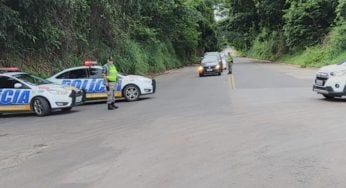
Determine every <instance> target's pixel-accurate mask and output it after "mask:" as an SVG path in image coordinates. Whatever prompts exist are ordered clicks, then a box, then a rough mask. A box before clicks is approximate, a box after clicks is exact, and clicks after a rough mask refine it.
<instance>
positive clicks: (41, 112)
mask: <svg viewBox="0 0 346 188" xmlns="http://www.w3.org/2000/svg"><path fill="white" fill-rule="evenodd" d="M32 110H33V111H34V112H35V114H36V115H38V116H46V115H48V114H49V113H50V106H49V103H48V101H47V100H46V99H44V98H43V97H36V98H34V99H33V101H32Z"/></svg>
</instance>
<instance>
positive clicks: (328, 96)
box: [322, 94, 334, 99]
mask: <svg viewBox="0 0 346 188" xmlns="http://www.w3.org/2000/svg"><path fill="white" fill-rule="evenodd" d="M322 95H323V97H324V98H326V99H334V97H333V96H331V95H327V94H322Z"/></svg>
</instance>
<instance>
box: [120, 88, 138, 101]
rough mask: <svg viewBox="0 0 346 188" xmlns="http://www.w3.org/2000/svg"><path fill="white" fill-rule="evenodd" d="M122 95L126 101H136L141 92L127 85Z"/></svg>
mask: <svg viewBox="0 0 346 188" xmlns="http://www.w3.org/2000/svg"><path fill="white" fill-rule="evenodd" d="M123 94H124V97H125V100H126V101H136V100H138V98H139V96H140V95H141V92H140V90H139V88H138V87H137V86H135V85H128V86H126V87H125V88H124V91H123Z"/></svg>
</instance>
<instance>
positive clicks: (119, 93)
mask: <svg viewBox="0 0 346 188" xmlns="http://www.w3.org/2000/svg"><path fill="white" fill-rule="evenodd" d="M96 64H97V62H95V61H86V62H84V66H79V67H73V68H69V69H65V70H63V71H61V72H59V73H57V74H55V75H53V76H52V77H50V78H48V80H49V81H52V82H54V83H57V84H62V85H65V86H73V87H76V88H78V89H81V90H83V91H84V93H85V94H86V95H85V99H86V101H92V100H105V99H106V98H107V93H106V88H105V85H104V79H103V75H102V66H97V65H96ZM118 76H119V80H118V81H117V85H116V92H115V95H116V97H118V98H119V97H120V98H125V100H126V101H135V100H138V99H139V97H140V96H141V95H147V94H153V93H155V90H156V81H155V80H154V79H150V78H146V77H143V76H137V75H126V74H123V73H119V74H118Z"/></svg>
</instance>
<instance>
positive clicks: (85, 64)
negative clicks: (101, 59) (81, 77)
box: [84, 61, 97, 67]
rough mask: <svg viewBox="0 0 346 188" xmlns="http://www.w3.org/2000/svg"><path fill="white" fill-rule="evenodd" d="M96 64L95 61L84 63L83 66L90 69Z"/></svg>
mask: <svg viewBox="0 0 346 188" xmlns="http://www.w3.org/2000/svg"><path fill="white" fill-rule="evenodd" d="M96 64H97V61H85V62H84V66H88V67H91V66H93V65H96Z"/></svg>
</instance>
